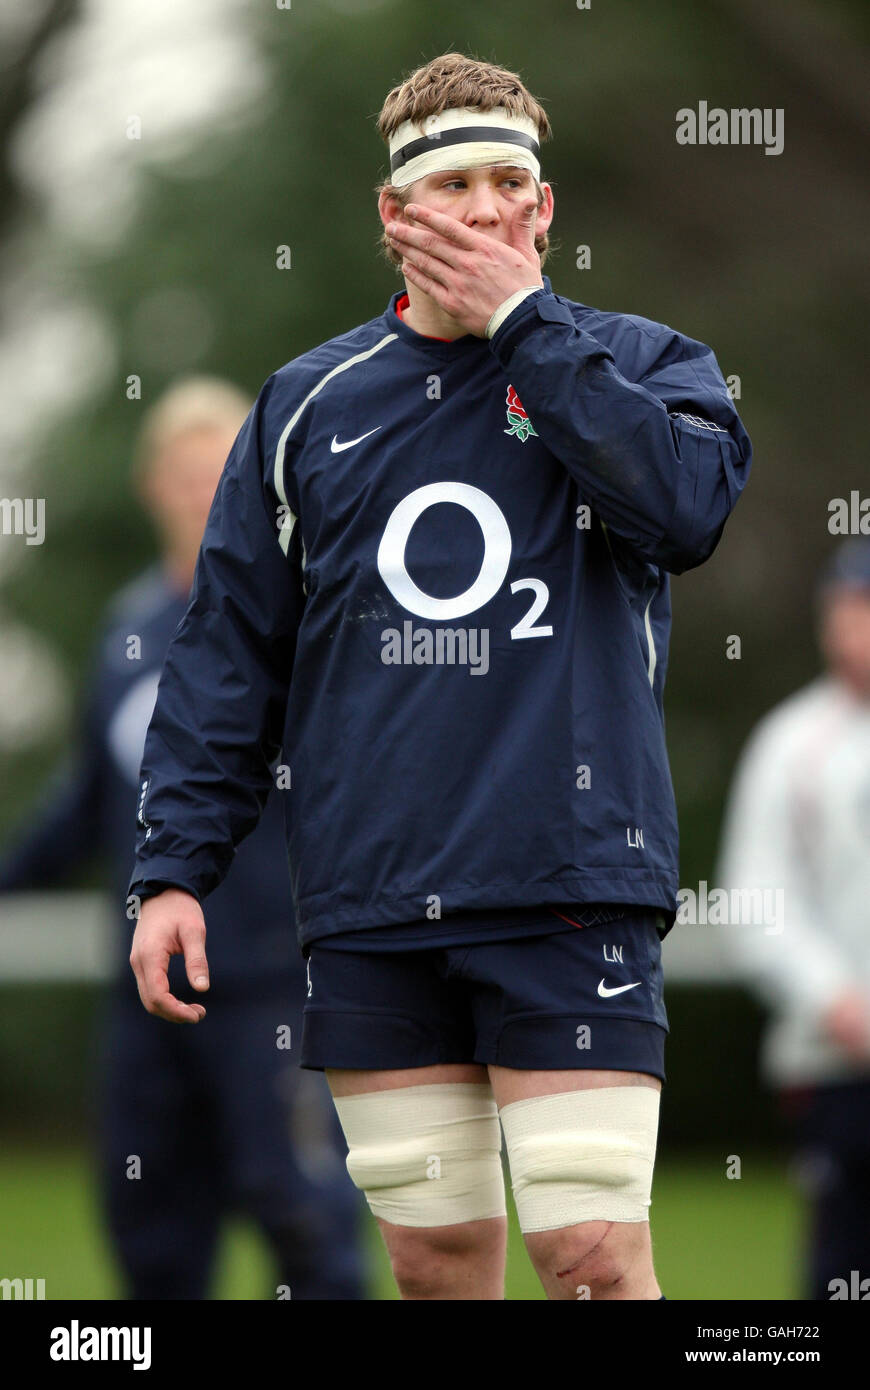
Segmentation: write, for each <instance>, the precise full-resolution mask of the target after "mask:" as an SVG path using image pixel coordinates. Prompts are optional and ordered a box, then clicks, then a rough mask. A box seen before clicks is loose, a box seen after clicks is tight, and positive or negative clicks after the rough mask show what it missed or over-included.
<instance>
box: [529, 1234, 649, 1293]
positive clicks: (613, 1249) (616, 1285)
mask: <svg viewBox="0 0 870 1390" xmlns="http://www.w3.org/2000/svg"><path fill="white" fill-rule="evenodd" d="M526 1244H527V1246H528V1250H529V1254H530V1255H531V1257H532V1260H533V1262H534V1264H535V1267H536V1268H537V1270H538V1273H539V1275H540V1277H541V1279H542V1281H543V1282H544V1285H545V1288H547V1291H548V1292H549V1293H550V1294H551V1296H552V1297H555V1298H593V1299H595V1298H620V1297H629V1298H632V1297H641V1298H643V1297H653V1296H654V1294H652V1293H644V1292H642V1291H641V1290H642V1289H644V1288H645V1287H646V1286H647V1285H650V1284H654V1283H655V1279H654V1276H653V1272H652V1252H651V1246H650V1237H649V1224H648V1222H646V1221H636V1222H635V1221H584V1222H582V1223H581V1224H580V1225H578V1226H566V1227H563V1228H562V1229H560V1230H555V1231H533V1232H530V1233H529V1234H528V1235H527V1236H526Z"/></svg>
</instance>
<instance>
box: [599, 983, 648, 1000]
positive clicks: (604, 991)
mask: <svg viewBox="0 0 870 1390" xmlns="http://www.w3.org/2000/svg"><path fill="white" fill-rule="evenodd" d="M642 983H643V981H642V980H635V982H634V984H633V985H615V986H614V988H613V989H608V988H607V985H606V984H605V983H604V981H603V980H601V982H600V983H599V985H598V993H599V994H600V995H601V998H602V999H611V998H612V997H613V995H614V994H625V991H626V990H627V989H637V987H638V985H640V984H642Z"/></svg>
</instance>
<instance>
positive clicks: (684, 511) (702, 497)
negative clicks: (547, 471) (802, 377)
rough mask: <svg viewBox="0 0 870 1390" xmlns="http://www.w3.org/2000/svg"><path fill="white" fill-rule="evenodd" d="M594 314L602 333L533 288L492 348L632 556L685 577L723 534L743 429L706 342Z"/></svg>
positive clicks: (743, 460) (739, 467)
mask: <svg viewBox="0 0 870 1390" xmlns="http://www.w3.org/2000/svg"><path fill="white" fill-rule="evenodd" d="M575 307H578V306H575ZM589 321H590V324H591V325H592V326H594V327H596V331H598V332H600V333H601V335H602V336H601V339H599V338H598V337H596V336H593V334H592V333H591V332H587V331H586V330H585V329H582V328H580V327H579V326H578V324H577V320H576V317H575V314H574V312H572V309H571V307H569V304H568V303H566V302H565V301H563V300H561V299H560V298H558V297H557V296H556V295H553V294H551V293H549V292H548V291H546V290H541V291H536V292H535V294H533V295H529V296H528V297H527V298H526V299H525V300H524V301H523V303H522V304H520V305H519V307H518V308H516V309H515V310H514V311H513V312H512V313H511V314H509V315H508V317H507V319H505V321H504V323H503V324H502V325H501V326H500V327H499V329H498V330H497V332H496V333H495V334H494V336H493V337H492V339H491V340H490V345H491V347H492V350H493V352H494V353H495V355H496V357H497V358H498V360H499V362H500V363H501V365H502V367H503V368H504V370H505V372H507V373H508V374H509V377H510V381H511V384H512V386H513V387H514V389H515V390H516V392H517V393H518V395H519V397H520V399H521V401H522V405H523V408H524V410H525V411H526V414H527V415H528V417H529V419H530V420H531V422H532V425H533V427H534V429H535V430H536V431H537V433H538V434H539V435H540V437H541V439H542V440H543V442H544V444H545V445H546V446H547V448H548V449H549V450H550V452H551V453H552V454H553V455H554V456H555V457H556V458H558V459H559V460H560V461H561V462H562V463H563V464H564V466H565V467H566V468H567V470H568V472H569V473H570V474H571V475H572V476H573V477H574V478H575V479H576V481H577V485H578V490H579V494H580V498H581V501H583V502H586V503H588V505H589V506H591V507H592V508H593V510H594V511H595V512H596V513H597V514H598V515H599V516H600V518H601V520H602V521H603V522H605V523H606V525H607V526H608V527H609V529H610V530H611V531H612V532H613V533H614V534H616V535H618V536H620V537H621V538H622V539H623V540H624V541H625V542H626V543H627V544H628V545H629V546H630V547H631V548H632V549H633V550H634V551H635V552H636V553H637V554H638V555H640V556H642V557H643V558H644V559H646V560H649V561H650V562H651V563H653V564H655V565H658V566H659V567H660V568H661V569H663V570H667V571H669V572H670V573H672V574H681V573H682V572H683V571H684V570H687V569H691V568H693V567H694V566H695V565H700V564H702V563H703V561H704V560H706V559H707V558H708V557H709V556H710V555H711V554H712V552H713V550H714V549H715V547H716V545H717V543H718V541H719V537H720V536H721V534H722V529H723V527H724V525H725V522H726V520H727V518H728V516H729V514H730V513H731V511H732V509H733V508H734V506H735V504H736V502H737V498H738V497H739V495H740V492H741V491H742V489H743V487H744V485H745V482H746V479H747V477H748V474H749V469H750V465H751V457H752V449H751V444H750V441H749V437H748V435H747V434H746V431H745V430H744V428H743V425H742V424H741V422H740V419H739V417H738V415H737V412H736V411H735V409H734V405H733V403H732V401H731V399H730V397H729V395H728V390H727V387H726V385H725V382H724V380H723V378H722V373H721V372H720V370H719V366H718V363H717V361H716V358H715V356H714V354H713V352H712V351H711V350H710V348H708V347H706V346H705V345H704V344H703V343H699V342H697V341H695V340H694V339H692V338H686V337H684V336H683V335H681V334H679V333H676V332H674V331H673V330H672V329H669V328H666V327H664V326H663V325H660V324H653V323H651V322H649V321H648V320H645V319H638V318H634V317H629V316H627V315H610V316H604V317H600V316H597V315H596V314H595V313H594V312H592V311H590V314H589ZM605 337H607V338H609V339H610V340H611V342H612V346H609V345H608V344H607V343H606V342H605V341H604V340H603V339H604V338H605ZM617 364H619V365H617Z"/></svg>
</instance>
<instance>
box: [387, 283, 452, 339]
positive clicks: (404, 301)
mask: <svg viewBox="0 0 870 1390" xmlns="http://www.w3.org/2000/svg"><path fill="white" fill-rule="evenodd" d="M410 302H411V301H410V300H409V298H408V295H407V292H406V293H405V294H403V295H402V296H401V297H400V298H399V299H397V300H396V313H397V314H398V316H399V318H400V319H401V320H402V322H403V323H404V322H405V316H404V314H403V313H402V310H403V309H407V307H408V305H409V304H410ZM407 326H408V328H410V326H411V325H410V324H408V325H407ZM420 337H421V338H434V339H435V341H436V343H452V342H453V341H454V339H453V338H439V337H438V336H437V334H435V333H421V334H420Z"/></svg>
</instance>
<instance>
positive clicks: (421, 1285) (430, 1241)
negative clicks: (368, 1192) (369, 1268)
mask: <svg viewBox="0 0 870 1390" xmlns="http://www.w3.org/2000/svg"><path fill="white" fill-rule="evenodd" d="M378 1225H379V1226H380V1228H381V1233H382V1235H383V1237H384V1242H385V1244H386V1247H387V1252H388V1254H389V1256H390V1264H391V1266H392V1270H393V1278H394V1279H395V1281H396V1283H397V1285H398V1286H399V1291H400V1293H401V1294H402V1295H403V1297H405V1298H427V1297H428V1298H431V1297H433V1296H437V1295H438V1294H439V1293H440V1292H442V1291H446V1290H450V1291H451V1293H450V1296H451V1297H459V1298H461V1297H463V1296H464V1295H463V1288H464V1286H465V1285H466V1283H468V1282H475V1281H476V1280H477V1277H478V1273H479V1269H480V1265H481V1262H483V1263H484V1264H486V1263H488V1262H489V1261H491V1260H493V1259H496V1260H498V1258H499V1257H500V1256H502V1254H503V1249H504V1244H505V1226H506V1223H505V1221H504V1219H503V1218H493V1219H491V1220H484V1221H463V1222H458V1223H457V1224H456V1225H453V1226H425V1227H416V1226H395V1225H393V1224H392V1223H390V1222H388V1221H382V1220H380V1219H379V1220H378Z"/></svg>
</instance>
